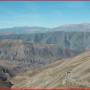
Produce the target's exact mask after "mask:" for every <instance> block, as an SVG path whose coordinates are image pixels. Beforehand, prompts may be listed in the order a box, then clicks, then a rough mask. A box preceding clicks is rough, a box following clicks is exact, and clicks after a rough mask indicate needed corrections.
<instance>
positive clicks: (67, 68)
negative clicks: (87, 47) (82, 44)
mask: <svg viewBox="0 0 90 90" xmlns="http://www.w3.org/2000/svg"><path fill="white" fill-rule="evenodd" d="M66 72H71V73H70V79H66ZM30 75H31V76H30ZM89 79H90V51H87V52H85V53H82V54H81V55H78V56H76V57H74V58H69V59H66V60H62V61H61V60H60V61H57V62H55V63H53V64H51V65H49V66H48V67H46V68H45V69H43V70H41V72H40V71H39V72H38V73H35V74H34V73H33V74H32V71H28V72H25V73H24V74H23V75H22V76H21V75H20V76H16V77H14V78H13V79H12V81H14V82H15V85H14V87H21V88H22V87H25V88H27V87H30V88H59V87H90V80H89ZM20 80H21V81H20Z"/></svg>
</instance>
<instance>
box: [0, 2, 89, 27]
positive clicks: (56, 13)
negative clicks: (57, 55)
mask: <svg viewBox="0 0 90 90" xmlns="http://www.w3.org/2000/svg"><path fill="white" fill-rule="evenodd" d="M78 23H90V2H85V1H84V2H0V28H7V27H19V26H42V27H57V26H60V25H64V24H78Z"/></svg>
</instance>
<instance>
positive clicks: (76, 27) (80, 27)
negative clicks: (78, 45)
mask: <svg viewBox="0 0 90 90" xmlns="http://www.w3.org/2000/svg"><path fill="white" fill-rule="evenodd" d="M53 31H88V32H90V24H89V23H84V24H68V25H62V26H59V27H55V28H47V27H38V26H35V27H34V26H33V27H29V26H26V27H12V28H2V29H0V33H8V32H9V33H15V34H25V33H27V34H28V33H43V32H53Z"/></svg>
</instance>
